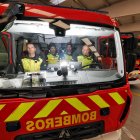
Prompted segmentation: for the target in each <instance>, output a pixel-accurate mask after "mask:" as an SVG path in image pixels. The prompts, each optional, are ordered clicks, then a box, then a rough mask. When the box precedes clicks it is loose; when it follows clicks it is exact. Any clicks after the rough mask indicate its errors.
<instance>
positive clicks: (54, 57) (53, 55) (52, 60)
mask: <svg viewBox="0 0 140 140" xmlns="http://www.w3.org/2000/svg"><path fill="white" fill-rule="evenodd" d="M49 48H50V50H49V54H48V55H47V61H48V64H56V63H57V62H58V61H59V55H58V54H57V49H56V46H55V44H53V43H51V44H50V46H49Z"/></svg>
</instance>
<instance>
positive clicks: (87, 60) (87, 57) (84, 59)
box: [77, 45, 94, 68]
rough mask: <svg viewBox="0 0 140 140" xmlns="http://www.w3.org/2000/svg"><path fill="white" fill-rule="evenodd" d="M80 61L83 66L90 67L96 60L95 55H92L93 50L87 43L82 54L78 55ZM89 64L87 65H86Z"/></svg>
mask: <svg viewBox="0 0 140 140" xmlns="http://www.w3.org/2000/svg"><path fill="white" fill-rule="evenodd" d="M77 60H78V62H81V63H82V67H84V66H85V67H84V68H90V66H89V65H90V64H92V63H93V62H94V60H93V57H92V55H91V50H90V48H89V47H88V46H87V45H84V46H83V48H82V55H79V56H78V57H77ZM86 65H87V66H86Z"/></svg>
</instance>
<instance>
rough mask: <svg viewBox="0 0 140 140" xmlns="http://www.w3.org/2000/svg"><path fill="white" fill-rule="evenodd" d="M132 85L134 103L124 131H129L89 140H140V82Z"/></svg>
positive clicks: (134, 82)
mask: <svg viewBox="0 0 140 140" xmlns="http://www.w3.org/2000/svg"><path fill="white" fill-rule="evenodd" d="M130 84H131V91H132V94H133V101H132V107H131V111H130V114H129V117H128V120H127V122H126V124H125V126H124V129H125V130H126V129H127V130H128V131H124V129H122V130H118V131H116V132H113V133H112V134H108V135H106V136H99V137H96V138H92V139H88V140H140V80H137V81H132V82H130ZM126 132H128V133H126ZM120 135H121V136H120Z"/></svg>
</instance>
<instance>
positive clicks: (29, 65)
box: [21, 57, 43, 72]
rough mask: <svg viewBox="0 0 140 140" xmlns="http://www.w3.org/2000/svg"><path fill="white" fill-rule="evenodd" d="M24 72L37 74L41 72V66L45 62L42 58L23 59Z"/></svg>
mask: <svg viewBox="0 0 140 140" xmlns="http://www.w3.org/2000/svg"><path fill="white" fill-rule="evenodd" d="M21 62H22V66H23V68H24V72H37V71H40V68H41V64H42V62H43V60H42V59H41V58H38V59H32V58H28V57H27V58H23V59H22V60H21Z"/></svg>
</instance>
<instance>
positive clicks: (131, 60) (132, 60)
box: [126, 53, 137, 73]
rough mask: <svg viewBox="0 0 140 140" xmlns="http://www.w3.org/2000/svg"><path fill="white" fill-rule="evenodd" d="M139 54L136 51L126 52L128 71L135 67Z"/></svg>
mask: <svg viewBox="0 0 140 140" xmlns="http://www.w3.org/2000/svg"><path fill="white" fill-rule="evenodd" d="M136 59H137V56H136V54H135V53H127V54H126V71H127V72H128V73H130V72H131V71H133V70H134V69H135V65H136Z"/></svg>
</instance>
